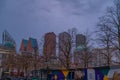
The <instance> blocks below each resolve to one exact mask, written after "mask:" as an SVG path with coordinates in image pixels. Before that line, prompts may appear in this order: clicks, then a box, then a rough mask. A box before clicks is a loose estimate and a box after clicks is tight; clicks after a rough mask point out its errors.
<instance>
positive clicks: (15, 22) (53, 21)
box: [0, 0, 112, 47]
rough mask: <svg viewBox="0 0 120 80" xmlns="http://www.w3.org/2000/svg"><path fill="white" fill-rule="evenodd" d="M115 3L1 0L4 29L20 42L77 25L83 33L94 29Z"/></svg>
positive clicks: (0, 27) (98, 0)
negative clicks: (106, 10)
mask: <svg viewBox="0 0 120 80" xmlns="http://www.w3.org/2000/svg"><path fill="white" fill-rule="evenodd" d="M111 3H112V0H0V32H1V33H2V32H3V30H4V29H7V30H8V31H9V32H10V33H11V34H12V36H13V37H14V38H15V40H16V41H17V43H18V44H20V41H21V39H22V38H28V37H29V36H32V37H35V38H38V39H40V38H41V36H42V35H44V33H46V32H49V31H54V32H56V33H59V32H62V31H66V30H67V29H69V28H72V27H76V28H78V29H79V31H80V32H82V31H85V30H86V29H87V28H89V27H92V28H93V26H94V25H95V22H96V21H97V19H98V17H99V16H101V15H102V14H103V13H104V12H103V11H105V8H106V6H107V5H109V4H111ZM92 28H91V29H92ZM1 33H0V34H1ZM18 47H19V46H18Z"/></svg>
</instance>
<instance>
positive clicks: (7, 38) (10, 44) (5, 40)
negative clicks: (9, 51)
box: [2, 30, 16, 48]
mask: <svg viewBox="0 0 120 80" xmlns="http://www.w3.org/2000/svg"><path fill="white" fill-rule="evenodd" d="M2 45H4V46H5V47H7V48H16V43H15V40H14V39H13V38H12V36H11V35H10V34H9V33H8V32H7V31H6V30H5V31H4V32H3V33H2Z"/></svg>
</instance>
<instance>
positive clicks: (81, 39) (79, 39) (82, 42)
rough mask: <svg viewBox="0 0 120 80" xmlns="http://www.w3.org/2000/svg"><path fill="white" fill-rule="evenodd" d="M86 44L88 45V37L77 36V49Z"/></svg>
mask: <svg viewBox="0 0 120 80" xmlns="http://www.w3.org/2000/svg"><path fill="white" fill-rule="evenodd" d="M85 43H86V36H85V35H83V34H77V35H76V47H78V46H84V45H85Z"/></svg>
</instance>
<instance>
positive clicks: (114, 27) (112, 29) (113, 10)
mask: <svg viewBox="0 0 120 80" xmlns="http://www.w3.org/2000/svg"><path fill="white" fill-rule="evenodd" d="M98 26H99V28H98ZM98 26H97V28H98V29H99V30H98V36H99V41H100V42H99V43H100V44H102V46H104V48H105V49H106V52H105V53H103V55H104V56H105V59H106V62H107V65H110V64H111V57H112V55H111V51H110V50H111V47H113V46H114V47H115V48H116V49H118V50H119V53H120V0H115V1H114V6H113V7H109V8H108V9H107V13H106V15H105V16H102V17H100V19H99V22H98Z"/></svg>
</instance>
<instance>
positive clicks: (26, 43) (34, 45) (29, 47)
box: [20, 38, 38, 53]
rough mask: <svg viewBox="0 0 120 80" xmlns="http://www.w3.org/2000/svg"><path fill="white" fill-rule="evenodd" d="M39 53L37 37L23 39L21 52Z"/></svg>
mask: <svg viewBox="0 0 120 80" xmlns="http://www.w3.org/2000/svg"><path fill="white" fill-rule="evenodd" d="M35 51H36V52H37V53H38V42H37V39H35V38H29V39H28V40H25V39H23V40H22V42H21V46H20V52H22V53H23V52H29V53H34V52H35Z"/></svg>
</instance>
